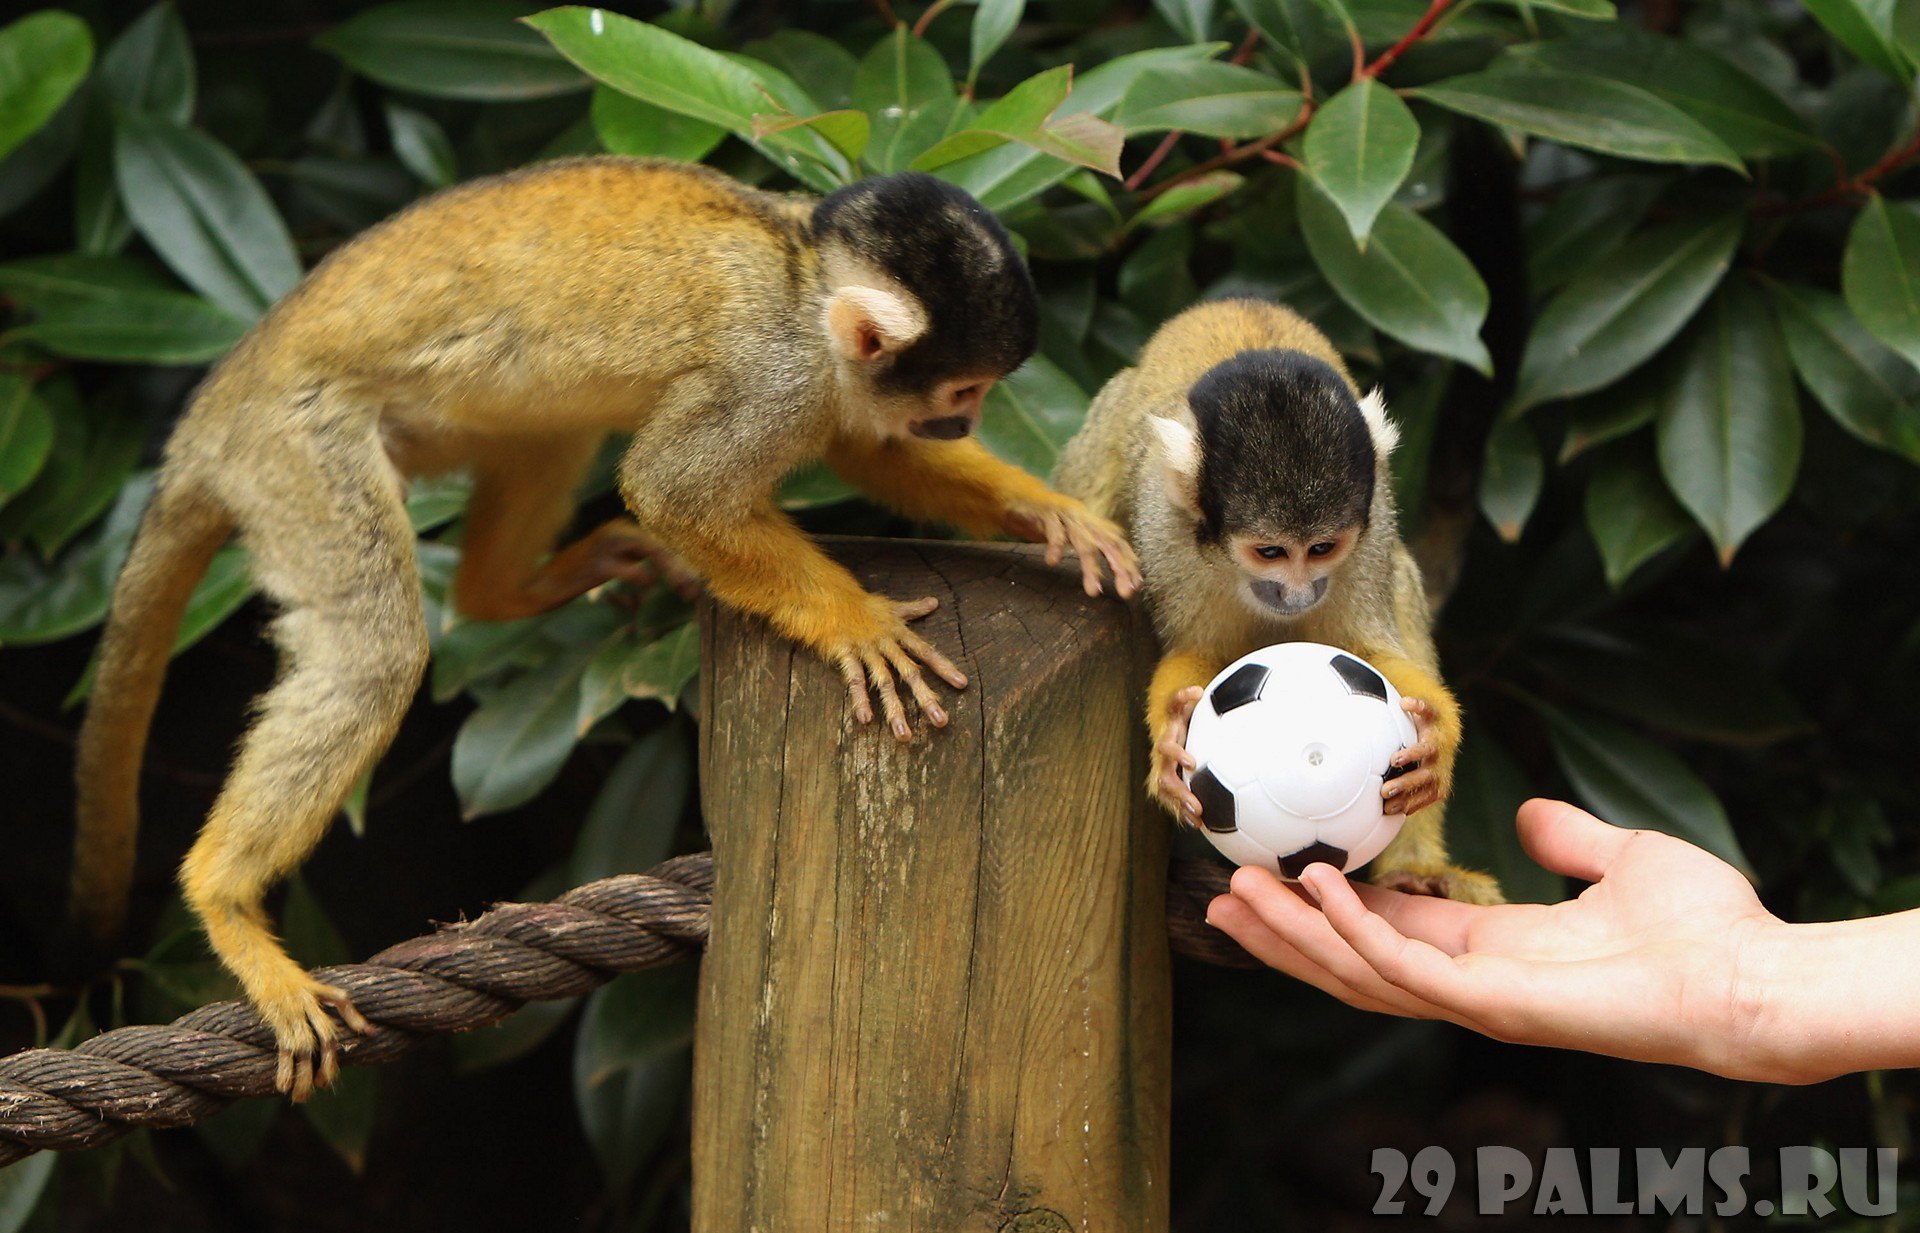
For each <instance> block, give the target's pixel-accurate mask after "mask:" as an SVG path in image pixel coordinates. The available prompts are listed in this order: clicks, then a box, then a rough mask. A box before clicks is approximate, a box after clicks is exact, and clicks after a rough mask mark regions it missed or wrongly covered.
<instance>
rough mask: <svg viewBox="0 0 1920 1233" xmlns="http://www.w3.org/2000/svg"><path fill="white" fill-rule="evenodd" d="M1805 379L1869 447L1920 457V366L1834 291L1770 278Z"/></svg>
mask: <svg viewBox="0 0 1920 1233" xmlns="http://www.w3.org/2000/svg"><path fill="white" fill-rule="evenodd" d="M1767 289H1768V291H1769V292H1771V293H1772V299H1773V310H1774V316H1775V317H1776V318H1777V319H1778V320H1779V322H1780V332H1781V333H1782V334H1783V335H1784V336H1785V337H1786V340H1787V354H1788V356H1789V357H1791V358H1792V360H1793V367H1794V369H1795V371H1797V372H1798V373H1799V374H1800V383H1801V384H1802V385H1804V386H1806V387H1807V389H1808V391H1809V392H1810V393H1812V394H1813V397H1814V399H1815V400H1816V401H1817V402H1819V404H1820V405H1821V406H1822V407H1825V408H1826V410H1827V414H1828V415H1831V416H1832V417H1833V419H1834V422H1835V423H1837V424H1839V425H1840V426H1841V427H1842V428H1844V429H1846V430H1847V431H1848V432H1850V433H1852V434H1853V435H1854V436H1856V437H1858V438H1860V440H1862V441H1865V442H1866V443H1867V444H1868V445H1873V446H1878V447H1879V448H1880V449H1883V450H1890V451H1892V452H1893V453H1896V454H1899V455H1901V456H1902V457H1904V458H1907V459H1910V460H1911V461H1913V462H1916V463H1920V372H1916V371H1915V370H1914V367H1913V366H1912V365H1911V364H1909V363H1907V362H1906V361H1905V360H1903V359H1901V358H1900V357H1899V356H1898V355H1896V354H1894V352H1892V351H1891V350H1889V349H1888V348H1886V347H1884V346H1882V345H1881V344H1880V342H1879V341H1878V340H1877V339H1875V338H1874V337H1873V335H1871V334H1869V333H1868V332H1867V331H1866V329H1865V328H1864V327H1862V326H1861V324H1860V323H1859V322H1858V321H1856V320H1855V319H1854V316H1853V314H1852V313H1850V312H1848V311H1847V306H1846V303H1845V301H1843V300H1842V299H1841V298H1840V297H1839V296H1837V295H1834V294H1833V293H1832V292H1830V291H1821V290H1819V289H1817V288H1814V287H1808V286H1805V285H1802V284H1787V283H1777V282H1769V283H1768V284H1767Z"/></svg>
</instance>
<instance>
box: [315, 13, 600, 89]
mask: <svg viewBox="0 0 1920 1233" xmlns="http://www.w3.org/2000/svg"><path fill="white" fill-rule="evenodd" d="M526 11H527V6H526V5H525V4H521V3H518V2H517V0H400V3H397V4H383V5H380V6H378V7H376V8H371V9H367V10H365V11H363V12H360V13H356V14H354V15H353V16H352V17H350V18H348V19H347V20H346V21H343V22H341V23H340V24H339V25H337V26H335V27H334V28H333V29H331V30H329V31H327V32H326V33H325V34H322V35H321V36H320V37H319V38H317V39H315V40H314V41H313V43H314V46H316V47H318V48H320V49H321V50H322V51H327V52H331V53H332V54H334V55H336V56H338V57H340V59H342V60H344V61H345V62H346V64H347V67H349V68H351V69H353V70H354V71H355V72H357V73H359V74H361V75H362V76H365V77H371V78H372V79H373V80H375V81H377V82H379V83H380V84H381V85H383V86H388V87H391V88H392V89H395V90H407V91H411V92H412V93H414V94H425V95H429V96H431V97H434V98H458V99H472V100H476V101H479V102H503V101H507V100H511V99H532V98H546V97H549V96H551V95H555V94H567V93H570V92H572V91H575V90H584V89H586V87H587V81H586V79H585V78H584V77H582V76H581V75H580V74H579V73H578V72H576V71H575V70H574V69H573V68H572V67H571V66H569V65H568V64H567V62H566V61H565V60H564V59H562V58H561V57H560V56H559V55H557V54H555V52H554V50H553V48H552V47H549V46H548V45H547V44H546V43H545V42H543V41H542V40H541V39H540V37H539V36H538V35H536V34H534V33H533V32H532V31H530V30H528V29H527V28H526V27H525V26H522V25H520V24H519V22H518V21H517V20H516V19H517V18H519V17H521V16H522V15H523V14H525V13H526ZM579 11H580V12H585V10H584V9H583V10H579ZM542 16H545V14H542ZM529 21H530V23H533V24H537V19H529Z"/></svg>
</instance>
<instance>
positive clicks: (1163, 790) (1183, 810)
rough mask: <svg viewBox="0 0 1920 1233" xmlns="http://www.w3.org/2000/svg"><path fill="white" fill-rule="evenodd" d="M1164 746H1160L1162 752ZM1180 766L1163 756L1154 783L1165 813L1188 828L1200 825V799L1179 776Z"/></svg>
mask: <svg viewBox="0 0 1920 1233" xmlns="http://www.w3.org/2000/svg"><path fill="white" fill-rule="evenodd" d="M1164 749H1165V746H1162V750H1163V751H1164ZM1179 767H1180V764H1179V763H1178V762H1175V761H1173V760H1171V759H1170V758H1168V757H1166V756H1164V753H1163V757H1162V759H1161V763H1160V777H1159V779H1158V780H1157V781H1156V785H1157V787H1158V789H1159V791H1158V792H1157V793H1156V795H1157V796H1158V797H1159V798H1160V803H1161V804H1162V805H1164V806H1166V807H1167V811H1168V812H1169V813H1172V814H1173V815H1174V816H1175V817H1177V818H1179V819H1180V820H1181V821H1182V822H1185V823H1186V824H1187V825H1188V826H1198V825H1199V824H1200V798H1199V797H1197V796H1195V795H1194V794H1193V789H1191V788H1189V787H1188V786H1187V781H1186V780H1185V779H1183V778H1181V776H1180V769H1179Z"/></svg>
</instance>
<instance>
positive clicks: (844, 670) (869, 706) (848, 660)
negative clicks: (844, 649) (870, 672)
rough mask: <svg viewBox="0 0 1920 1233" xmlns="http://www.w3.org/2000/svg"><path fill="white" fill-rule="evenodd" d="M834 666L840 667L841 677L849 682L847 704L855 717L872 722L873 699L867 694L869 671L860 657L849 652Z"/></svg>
mask: <svg viewBox="0 0 1920 1233" xmlns="http://www.w3.org/2000/svg"><path fill="white" fill-rule="evenodd" d="M834 666H835V667H836V668H838V669H840V679H841V680H843V681H845V682H846V683H847V704H848V706H850V707H851V708H852V710H853V717H854V719H856V720H858V721H859V722H860V723H863V724H870V723H872V722H873V699H872V698H871V697H870V696H868V694H867V673H866V670H865V669H863V668H862V667H861V666H860V661H859V659H857V658H855V657H854V655H853V654H852V653H848V654H845V655H842V656H840V658H839V659H838V660H837V661H835V663H834Z"/></svg>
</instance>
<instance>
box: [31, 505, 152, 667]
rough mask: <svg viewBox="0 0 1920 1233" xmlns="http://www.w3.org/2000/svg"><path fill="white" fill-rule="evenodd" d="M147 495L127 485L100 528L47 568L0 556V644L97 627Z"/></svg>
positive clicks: (50, 639)
mask: <svg viewBox="0 0 1920 1233" xmlns="http://www.w3.org/2000/svg"><path fill="white" fill-rule="evenodd" d="M147 491H148V488H147V486H146V485H144V484H136V485H129V487H128V489H127V490H126V491H125V492H123V494H122V495H121V498H120V501H119V502H118V503H117V504H116V505H115V506H114V510H113V513H112V514H111V515H110V516H109V517H108V518H107V520H106V522H105V524H104V525H102V527H101V528H100V530H99V531H98V532H96V533H95V534H93V535H91V536H89V537H88V539H87V541H86V542H85V543H83V544H81V545H80V546H79V547H77V548H76V549H74V551H72V552H70V553H68V554H66V555H65V556H63V557H61V558H60V559H59V560H58V561H56V562H54V564H52V565H43V564H41V563H40V562H38V561H36V560H34V558H33V556H32V554H30V553H25V552H10V553H6V554H4V555H0V646H21V645H31V644H34V643H41V642H54V641H58V640H59V639H61V638H66V637H69V636H71V635H73V634H77V633H79V632H80V631H81V630H83V629H88V628H90V627H92V626H94V625H98V624H99V623H100V621H101V619H102V618H104V617H105V616H106V614H107V600H108V597H109V596H111V595H112V594H113V580H114V577H115V575H116V574H118V573H119V570H120V563H121V562H122V561H124V560H125V559H126V555H127V546H128V545H129V544H130V543H131V542H132V541H133V530H134V526H135V524H136V523H137V522H138V521H139V518H140V507H141V506H142V505H143V504H144V503H145V501H146V497H147ZM19 508H20V503H18V502H16V503H15V504H14V505H13V506H12V507H11V508H9V509H8V510H7V511H6V513H7V514H8V515H11V514H13V513H14V512H15V511H17V510H18V509H19Z"/></svg>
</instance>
